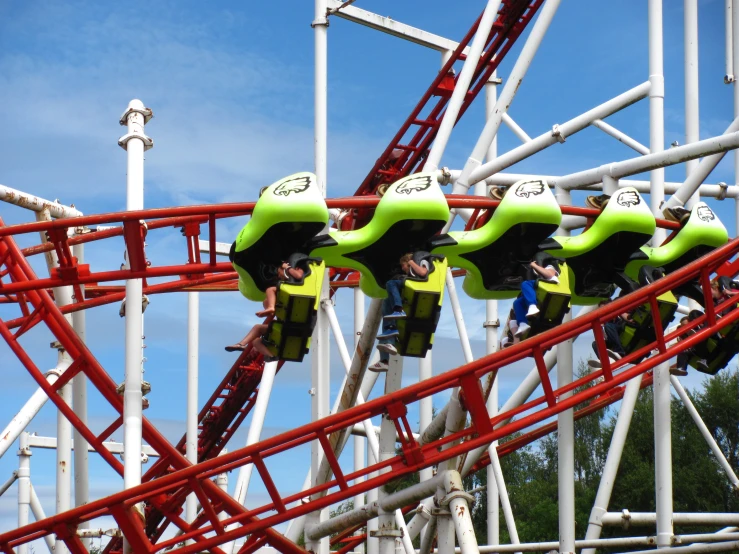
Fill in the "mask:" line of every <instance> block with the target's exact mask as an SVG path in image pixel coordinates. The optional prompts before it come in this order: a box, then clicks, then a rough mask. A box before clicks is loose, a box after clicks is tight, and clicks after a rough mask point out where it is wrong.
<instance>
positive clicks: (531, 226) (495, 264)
mask: <svg viewBox="0 0 739 554" xmlns="http://www.w3.org/2000/svg"><path fill="white" fill-rule="evenodd" d="M561 221H562V212H561V211H560V209H559V205H558V204H557V201H556V199H555V198H554V195H553V194H552V192H551V191H550V190H549V186H548V185H547V183H546V182H544V181H541V180H535V181H519V182H518V183H516V184H514V185H513V186H512V187H511V188H510V189H509V191H508V193H507V194H506V195H505V197H504V198H503V200H501V202H500V205H499V206H498V207H497V208H496V210H495V212H494V213H493V215H492V217H491V218H490V219H489V220H488V221H487V222H486V223H485V224H484V225H483V226H482V227H480V228H479V229H473V230H470V231H453V232H451V233H449V234H448V235H445V236H443V237H438V238H436V239H434V240H433V241H432V243H431V252H432V253H433V254H440V255H443V256H446V257H447V259H448V260H449V265H451V266H452V267H460V268H464V269H466V270H467V276H466V277H465V279H464V284H463V288H464V291H465V292H466V293H467V294H468V295H469V296H471V297H472V298H480V299H506V298H515V297H516V296H517V295H518V292H519V291H520V290H521V283H522V282H523V281H524V280H526V279H527V278H528V277H527V273H528V269H529V264H530V263H531V260H532V259H533V258H534V255H535V254H536V253H537V251H538V250H539V248H538V245H539V243H540V242H541V241H542V240H544V239H546V238H547V237H548V236H549V235H551V234H552V233H553V232H554V231H555V230H556V229H557V227H558V226H559V224H560V222H561Z"/></svg>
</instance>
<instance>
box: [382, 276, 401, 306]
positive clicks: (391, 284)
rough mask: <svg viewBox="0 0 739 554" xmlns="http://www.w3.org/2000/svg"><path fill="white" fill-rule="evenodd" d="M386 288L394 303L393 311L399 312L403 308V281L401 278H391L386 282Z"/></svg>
mask: <svg viewBox="0 0 739 554" xmlns="http://www.w3.org/2000/svg"><path fill="white" fill-rule="evenodd" d="M385 290H386V291H387V296H388V298H389V299H390V301H391V302H392V303H393V312H399V311H401V310H402V309H403V297H402V296H401V291H402V290H403V281H401V280H400V279H390V280H389V281H388V282H387V283H386V284H385Z"/></svg>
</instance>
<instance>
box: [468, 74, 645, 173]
mask: <svg viewBox="0 0 739 554" xmlns="http://www.w3.org/2000/svg"><path fill="white" fill-rule="evenodd" d="M649 88H650V85H649V83H648V82H645V83H642V84H640V85H638V86H636V87H634V88H632V89H629V90H627V91H626V92H624V93H622V94H619V95H618V96H616V97H615V98H611V99H610V100H608V101H607V102H604V103H603V104H601V105H599V106H596V107H595V108H592V109H591V110H588V111H587V112H585V113H582V114H580V115H578V116H577V117H574V118H573V119H570V120H569V121H566V122H565V123H561V124H558V125H557V124H555V125H553V126H552V130H551V131H547V132H546V133H543V134H541V135H539V136H538V137H536V138H534V139H532V140H531V142H527V143H525V144H522V145H521V146H518V147H516V148H514V149H513V150H510V151H508V152H506V153H505V154H502V155H501V156H498V157H496V158H495V159H489V160H488V161H487V162H486V163H485V164H484V165H482V166H480V167H479V168H477V169H475V170H473V171H472V174H471V175H470V177H469V179H468V182H469V183H470V184H472V183H477V182H479V181H481V180H483V179H487V178H488V177H490V176H491V175H495V174H496V173H498V172H499V171H502V170H503V169H505V168H506V167H510V166H512V165H513V164H515V163H518V162H520V161H521V160H524V159H526V158H528V157H529V156H532V155H534V154H536V153H537V152H540V151H541V150H544V149H545V148H547V147H549V146H551V145H553V144H557V143H558V142H564V141H565V140H566V138H567V137H569V136H571V135H573V134H575V133H577V132H579V131H582V130H583V129H585V128H586V127H588V125H591V124H592V123H593V122H594V121H596V120H599V119H603V118H604V117H607V116H609V115H611V114H614V113H616V112H618V111H621V110H623V109H624V108H626V107H628V106H631V105H632V104H634V103H636V102H638V101H639V100H642V99H643V98H646V97H647V95H648V94H649ZM462 173H463V171H461V172H460V173H459V176H458V177H456V179H457V180H459V179H460V178H461V176H462Z"/></svg>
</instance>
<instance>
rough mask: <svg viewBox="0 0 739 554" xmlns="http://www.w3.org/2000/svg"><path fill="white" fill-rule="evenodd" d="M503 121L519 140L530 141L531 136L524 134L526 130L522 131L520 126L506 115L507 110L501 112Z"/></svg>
mask: <svg viewBox="0 0 739 554" xmlns="http://www.w3.org/2000/svg"><path fill="white" fill-rule="evenodd" d="M503 123H505V124H506V127H508V128H509V129H510V130H511V131H513V134H514V135H516V136H517V137H518V138H519V139H520V140H521V142H523V143H524V144H526V143H527V142H531V137H530V136H529V135H527V134H526V131H524V130H523V129H522V128H521V126H520V125H519V124H518V123H516V122H515V121H513V118H512V117H511V116H510V115H508V112H506V113H504V114H503Z"/></svg>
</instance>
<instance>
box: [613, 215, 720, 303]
mask: <svg viewBox="0 0 739 554" xmlns="http://www.w3.org/2000/svg"><path fill="white" fill-rule="evenodd" d="M728 240H729V234H728V232H727V231H726V227H724V225H723V224H722V223H721V221H720V220H719V218H718V217H717V216H716V214H714V213H713V210H711V208H709V207H708V206H707V205H706V203H705V202H699V203H697V204H696V205H695V207H694V208H693V209H692V211H691V213H690V218H689V219H688V221H687V222H686V223H685V225H684V226H682V227H681V228H680V229H678V230H677V231H675V232H674V233H673V234H672V235H670V237H668V239H667V241H665V243H664V244H662V245H660V246H657V247H654V248H652V247H650V246H642V247H641V253H642V254H643V255H644V256H646V258H645V257H644V256H639V259H634V260H632V261H630V262H629V263H628V264H627V265H626V274H627V275H628V276H629V277H631V278H632V279H637V275H638V273H639V270H640V268H642V267H643V266H645V265H650V266H653V267H661V268H663V269H664V272H665V274H670V273H672V272H673V271H675V270H676V269H680V268H681V267H684V266H686V265H687V264H689V263H691V262H694V261H695V260H697V259H698V258H700V257H701V256H705V255H706V254H708V253H709V252H710V251H711V250H713V249H714V248H718V247H719V246H722V245H724V244H726V243H727V241H728ZM673 292H674V293H675V294H677V295H679V296H686V297H688V298H692V299H693V300H695V301H697V302H699V303H700V304H703V302H704V300H703V290H702V289H701V287H700V285H698V284H697V283H695V282H694V283H686V284H684V285H682V286H680V287H679V288H677V289H675V290H674V291H673Z"/></svg>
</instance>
